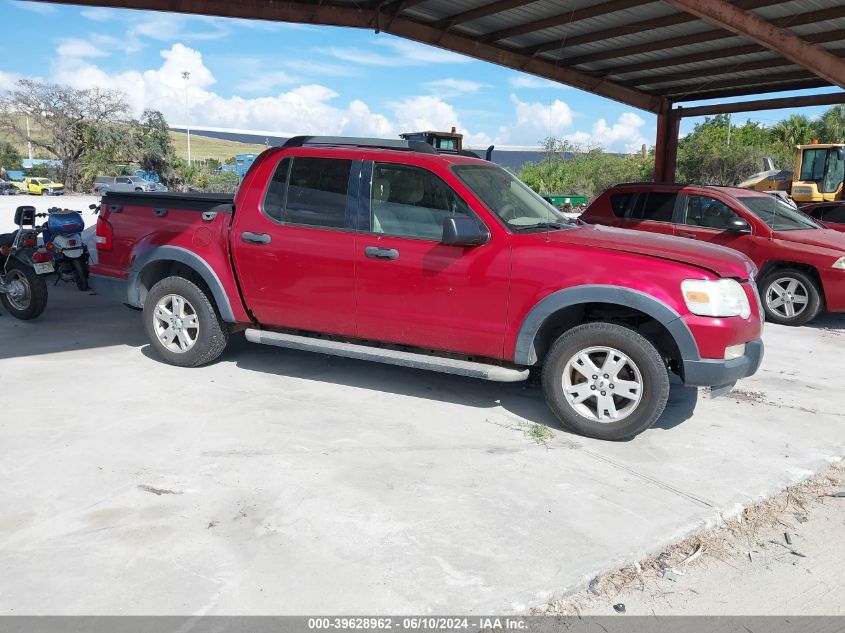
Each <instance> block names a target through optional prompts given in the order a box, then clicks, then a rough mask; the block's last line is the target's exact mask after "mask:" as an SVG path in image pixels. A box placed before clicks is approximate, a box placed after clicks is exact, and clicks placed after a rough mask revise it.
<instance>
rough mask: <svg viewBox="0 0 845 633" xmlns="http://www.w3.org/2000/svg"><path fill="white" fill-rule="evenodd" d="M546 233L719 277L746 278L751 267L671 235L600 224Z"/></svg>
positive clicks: (734, 255) (733, 254) (736, 255)
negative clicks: (675, 263)
mask: <svg viewBox="0 0 845 633" xmlns="http://www.w3.org/2000/svg"><path fill="white" fill-rule="evenodd" d="M548 235H549V239H550V241H553V242H558V243H566V244H574V245H580V246H589V247H593V248H604V249H607V250H612V251H619V252H623V253H635V254H637V255H645V256H647V257H657V258H659V259H668V260H671V261H674V262H678V263H681V264H689V265H692V266H697V267H698V268H704V269H705V270H709V271H710V272H712V273H715V274H716V275H718V276H719V277H735V278H737V279H748V278H749V277H750V276H751V274H752V272H754V269H755V268H754V263H753V262H752V261H751V260H750V259H749V258H748V257H746V256H745V255H743V254H742V253H740V252H739V251H735V250H733V249H730V248H725V247H724V246H717V245H715V244H705V243H701V242H695V241H693V240H689V239H685V238H682V237H673V236H671V235H659V234H655V233H648V232H646V231H631V230H628V229H618V228H615V227H610V226H603V225H601V224H588V225H581V226H579V227H578V228H577V229H570V230H566V231H554V232H550V233H549V234H548Z"/></svg>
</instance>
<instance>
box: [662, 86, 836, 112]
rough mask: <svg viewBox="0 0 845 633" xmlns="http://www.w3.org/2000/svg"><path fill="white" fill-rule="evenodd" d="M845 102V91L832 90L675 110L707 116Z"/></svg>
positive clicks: (676, 109) (676, 110) (675, 110)
mask: <svg viewBox="0 0 845 633" xmlns="http://www.w3.org/2000/svg"><path fill="white" fill-rule="evenodd" d="M840 103H845V92H832V93H826V94H823V95H805V96H802V97H780V98H776V99H759V100H757V101H745V102H742V103H719V104H714V105H704V106H693V107H691V108H683V107H680V106H679V107H677V108H675V109H674V110H673V112H676V113H677V116H678V117H693V116H706V115H711V114H733V113H736V112H759V111H760V110H782V109H786V108H789V109H792V108H808V107H810V106H827V105H837V104H840Z"/></svg>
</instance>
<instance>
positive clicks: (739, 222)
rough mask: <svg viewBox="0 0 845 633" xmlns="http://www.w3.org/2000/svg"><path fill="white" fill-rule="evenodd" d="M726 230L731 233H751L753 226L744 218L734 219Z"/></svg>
mask: <svg viewBox="0 0 845 633" xmlns="http://www.w3.org/2000/svg"><path fill="white" fill-rule="evenodd" d="M725 230H726V231H730V232H731V233H751V225H750V224H749V223H748V222H747V221H746V220H744V219H743V218H740V217H733V218H731V219H730V220H728V223H727V226H726V227H725Z"/></svg>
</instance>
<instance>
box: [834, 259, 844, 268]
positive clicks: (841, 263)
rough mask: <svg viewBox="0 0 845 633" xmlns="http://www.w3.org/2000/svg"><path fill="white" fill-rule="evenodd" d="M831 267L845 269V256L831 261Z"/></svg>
mask: <svg viewBox="0 0 845 633" xmlns="http://www.w3.org/2000/svg"><path fill="white" fill-rule="evenodd" d="M833 267H834V268H838V269H839V270H845V257H840V258H839V259H837V260H836V261H835V262H833Z"/></svg>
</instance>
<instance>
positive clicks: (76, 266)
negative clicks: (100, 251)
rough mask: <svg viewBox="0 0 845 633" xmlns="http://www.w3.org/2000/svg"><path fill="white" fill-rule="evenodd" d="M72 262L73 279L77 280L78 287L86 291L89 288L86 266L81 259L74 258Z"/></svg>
mask: <svg viewBox="0 0 845 633" xmlns="http://www.w3.org/2000/svg"><path fill="white" fill-rule="evenodd" d="M70 263H71V265H72V266H73V280H74V281H75V282H76V287H77V288H79V289H80V290H81V291H83V292H85V291H86V290H88V272H87V271H86V270H85V266H84V265H83V264H82V261H81V260H79V259H72V260H70Z"/></svg>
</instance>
